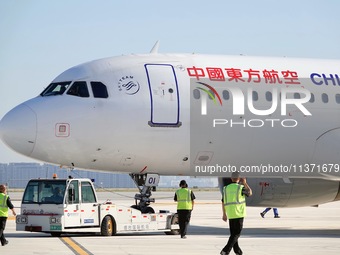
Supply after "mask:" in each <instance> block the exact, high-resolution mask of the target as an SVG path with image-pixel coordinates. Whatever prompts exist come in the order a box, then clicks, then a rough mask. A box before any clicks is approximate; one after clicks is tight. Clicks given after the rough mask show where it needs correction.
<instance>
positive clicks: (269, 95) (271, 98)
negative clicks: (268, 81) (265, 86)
mask: <svg viewBox="0 0 340 255" xmlns="http://www.w3.org/2000/svg"><path fill="white" fill-rule="evenodd" d="M266 100H267V101H268V102H271V101H272V100H273V95H272V93H271V92H269V91H267V92H266Z"/></svg>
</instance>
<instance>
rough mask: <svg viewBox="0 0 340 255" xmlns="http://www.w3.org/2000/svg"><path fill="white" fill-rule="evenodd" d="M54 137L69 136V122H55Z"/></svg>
mask: <svg viewBox="0 0 340 255" xmlns="http://www.w3.org/2000/svg"><path fill="white" fill-rule="evenodd" d="M55 136H56V137H69V136H70V124H68V123H57V124H56V126H55Z"/></svg>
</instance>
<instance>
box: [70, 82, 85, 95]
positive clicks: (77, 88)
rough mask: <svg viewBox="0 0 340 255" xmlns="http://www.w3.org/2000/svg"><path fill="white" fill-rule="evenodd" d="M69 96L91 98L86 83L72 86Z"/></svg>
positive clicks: (75, 83)
mask: <svg viewBox="0 0 340 255" xmlns="http://www.w3.org/2000/svg"><path fill="white" fill-rule="evenodd" d="M66 94H67V95H71V96H77V97H89V96H90V94H89V91H88V89H87V85H86V81H76V82H74V83H73V84H72V86H71V88H70V89H69V90H68V91H67V93H66Z"/></svg>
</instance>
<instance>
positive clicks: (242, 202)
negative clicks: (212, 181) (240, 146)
mask: <svg viewBox="0 0 340 255" xmlns="http://www.w3.org/2000/svg"><path fill="white" fill-rule="evenodd" d="M231 181H232V182H231V183H230V184H229V185H226V186H224V187H223V197H222V211H223V217H222V219H223V220H224V221H227V220H228V219H229V231H230V237H229V240H228V243H227V244H226V246H225V247H224V248H223V249H222V251H221V253H220V254H221V255H227V254H229V253H230V251H231V249H233V250H234V252H235V254H236V255H242V254H243V252H242V250H241V248H240V246H239V245H238V238H239V237H240V236H241V231H242V228H243V220H244V217H246V197H248V196H251V195H252V190H251V188H250V187H249V186H248V184H247V181H246V179H245V178H240V173H239V172H233V173H232V174H231Z"/></svg>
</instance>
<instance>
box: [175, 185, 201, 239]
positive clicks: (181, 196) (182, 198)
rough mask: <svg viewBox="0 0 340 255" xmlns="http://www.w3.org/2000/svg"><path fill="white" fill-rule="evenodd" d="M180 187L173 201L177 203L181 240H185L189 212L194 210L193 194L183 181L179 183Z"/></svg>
mask: <svg viewBox="0 0 340 255" xmlns="http://www.w3.org/2000/svg"><path fill="white" fill-rule="evenodd" d="M179 186H180V187H181V188H180V189H178V190H177V191H176V193H175V197H174V200H175V201H177V214H178V224H179V228H180V232H181V238H186V234H187V228H188V224H189V222H190V217H191V211H192V210H193V209H194V200H195V198H196V197H195V195H194V193H193V192H192V191H191V190H190V189H188V184H187V182H186V181H185V180H182V181H181V182H180V183H179Z"/></svg>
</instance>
